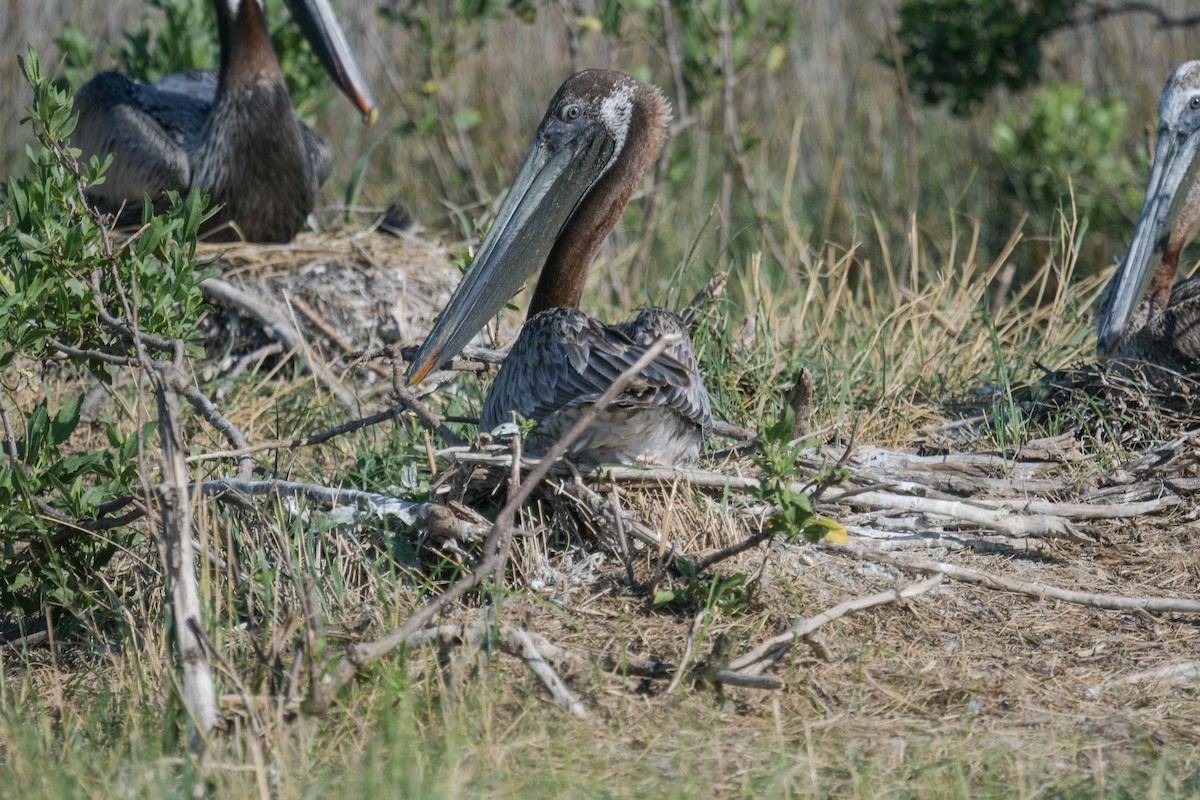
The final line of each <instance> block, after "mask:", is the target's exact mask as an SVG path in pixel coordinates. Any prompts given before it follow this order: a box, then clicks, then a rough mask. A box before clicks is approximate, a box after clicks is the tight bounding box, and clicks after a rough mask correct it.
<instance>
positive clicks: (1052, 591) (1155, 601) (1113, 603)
mask: <svg viewBox="0 0 1200 800" xmlns="http://www.w3.org/2000/svg"><path fill="white" fill-rule="evenodd" d="M822 546H823V547H825V548H826V549H828V550H832V551H833V552H835V553H844V554H845V555H848V556H853V557H854V558H861V559H863V560H864V561H874V562H877V563H880V564H890V565H892V566H894V567H896V568H898V569H903V570H907V571H909V572H923V573H926V574H941V575H945V576H946V577H948V578H953V579H954V580H956V581H961V582H963V583H972V584H975V585H977V586H984V587H986V588H988V589H999V590H1000V591H1005V592H1014V593H1016V594H1023V595H1027V596H1029V597H1036V598H1037V599H1039V600H1044V599H1047V598H1049V599H1051V600H1061V601H1063V602H1064V603H1074V604H1076V605H1081V606H1088V607H1090V608H1103V609H1106V610H1109V611H1149V612H1155V613H1167V614H1200V600H1187V599H1177V598H1172V597H1123V596H1121V595H1111V594H1093V593H1091V592H1077V591H1074V590H1073V589H1062V588H1060V587H1057V586H1051V585H1049V584H1046V583H1039V582H1037V581H1018V580H1013V579H1011V578H1004V577H1001V576H999V575H991V574H988V573H986V572H980V571H979V570H974V569H969V568H967V567H960V566H957V565H954V564H946V563H943V562H940V561H927V560H925V559H916V558H901V557H900V556H896V555H893V554H892V553H884V552H880V551H879V550H875V549H874V548H871V547H864V546H862V545H858V544H838V543H833V542H823V543H822Z"/></svg>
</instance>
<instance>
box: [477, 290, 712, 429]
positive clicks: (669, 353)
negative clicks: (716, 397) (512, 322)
mask: <svg viewBox="0 0 1200 800" xmlns="http://www.w3.org/2000/svg"><path fill="white" fill-rule="evenodd" d="M671 334H674V335H677V336H678V337H679V341H677V342H675V343H674V344H672V345H670V346H669V347H668V348H667V350H666V351H665V352H664V353H662V354H661V355H659V356H658V357H657V358H655V359H654V360H653V361H651V362H650V364H649V365H648V366H646V367H645V368H644V369H643V370H642V371H641V373H639V374H638V376H637V377H636V378H634V379H633V380H632V381H631V382H630V383H629V385H628V386H627V388H626V389H625V390H624V391H623V392H622V393H621V395H620V396H619V397H618V399H617V401H616V402H617V403H618V404H624V405H654V406H663V407H667V408H671V409H673V410H674V411H676V412H677V413H679V414H680V415H681V416H682V417H684V418H685V419H688V420H691V421H692V422H694V423H695V424H696V425H697V426H698V427H700V428H701V430H702V431H703V435H704V437H705V438H707V437H708V436H709V435H710V434H711V432H712V411H711V408H710V406H709V399H708V392H707V390H705V388H704V382H703V380H702V379H701V377H700V373H699V370H698V369H697V366H696V359H695V355H694V354H693V352H692V347H691V342H690V340H689V338H688V335H687V329H686V328H685V327H684V325H683V323H682V321H681V320H680V319H679V317H677V316H676V315H674V314H672V313H671V312H669V311H665V310H663V309H646V310H645V311H643V312H642V313H641V314H639V315H638V317H637V319H634V320H632V321H631V322H626V323H622V324H620V325H604V324H602V323H600V322H598V321H596V320H594V319H592V318H591V317H589V316H587V315H586V314H583V313H582V312H580V311H578V310H576V309H569V308H555V309H550V310H548V311H544V312H542V313H541V314H538V315H536V316H535V317H533V318H532V319H530V320H528V321H526V323H525V325H524V326H523V327H522V328H521V333H520V334H519V336H518V337H517V342H516V344H514V345H513V348H512V350H511V352H510V353H509V354H508V357H507V358H506V359H505V360H504V364H503V366H501V368H500V373H499V374H498V375H497V376H496V381H495V383H494V384H493V385H492V390H491V392H490V393H489V394H488V398H487V400H486V401H485V403H484V407H483V413H482V415H481V419H480V428H481V429H482V430H491V429H492V428H494V427H495V426H496V425H498V424H500V423H502V422H507V421H509V419H510V418H511V413H512V412H513V411H516V412H517V413H519V414H520V415H521V416H523V417H527V418H529V419H532V420H535V421H538V422H542V421H543V420H545V419H547V418H548V417H549V416H551V415H552V414H554V413H556V412H558V411H561V410H562V409H563V408H566V407H568V406H572V405H578V404H580V403H587V402H594V401H595V400H596V399H597V398H598V397H599V396H600V395H601V394H602V393H603V392H604V391H605V390H606V389H607V388H608V387H610V386H611V385H612V384H613V382H615V381H616V379H617V377H618V376H619V375H621V373H623V372H625V370H627V369H629V368H630V367H632V366H633V365H634V363H636V362H637V360H638V359H639V358H641V356H642V355H643V354H644V353H645V352H646V350H647V349H648V348H649V347H650V346H651V345H653V344H654V342H655V341H657V340H658V338H659V337H660V336H664V335H671Z"/></svg>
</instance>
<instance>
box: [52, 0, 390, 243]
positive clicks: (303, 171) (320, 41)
mask: <svg viewBox="0 0 1200 800" xmlns="http://www.w3.org/2000/svg"><path fill="white" fill-rule="evenodd" d="M213 5H214V6H215V7H216V11H217V27H218V31H219V35H220V42H221V68H220V71H219V72H215V73H214V72H213V71H212V70H193V71H191V72H187V73H180V74H176V75H170V76H168V77H167V78H164V79H163V80H162V81H160V82H159V83H157V84H155V85H153V86H151V85H149V84H147V83H143V82H142V81H139V80H135V79H133V78H129V77H127V76H125V75H120V74H118V73H115V72H103V73H101V74H99V75H97V76H96V77H94V78H92V79H91V80H90V81H88V82H87V84H85V85H84V86H83V88H81V89H80V90H79V93H78V94H77V95H76V98H75V110H76V111H77V112H78V114H79V123H78V125H77V127H76V129H75V133H74V135H73V136H72V141H73V143H74V144H75V146H76V147H78V148H80V150H82V152H83V158H84V159H85V160H86V159H88V158H90V157H91V156H93V155H95V156H99V157H100V158H101V159H103V158H104V157H105V156H106V155H107V154H109V153H113V154H115V155H114V159H113V163H112V165H111V166H110V167H109V169H108V172H106V173H105V181H104V183H103V184H101V185H99V186H96V187H93V189H92V190H91V195H92V199H93V200H94V201H95V202H96V204H97V206H98V207H99V208H100V210H101V211H104V212H106V213H117V212H120V220H119V221H120V222H121V223H122V224H130V223H136V222H140V221H141V214H142V211H141V205H142V195H149V196H150V198H151V200H152V201H153V202H155V203H156V204H158V203H160V202H162V201H163V200H165V196H166V192H167V191H168V190H172V189H173V190H175V191H178V192H180V193H181V194H182V193H186V192H187V191H188V190H190V189H191V188H192V187H196V186H198V187H201V188H203V189H205V190H207V191H208V193H209V195H210V197H211V201H212V203H213V204H214V205H217V204H220V205H221V210H220V211H219V212H218V213H217V214H216V216H214V217H213V218H212V219H211V220H209V221H208V222H207V223H206V225H205V228H206V230H213V229H216V228H219V227H221V226H225V227H223V228H221V230H218V231H215V234H214V236H213V238H220V239H225V240H228V239H238V238H241V237H244V238H245V239H247V240H249V241H255V242H286V241H290V240H291V239H292V237H293V236H295V235H296V232H297V231H299V230H300V228H301V227H302V226H303V225H304V222H305V219H306V218H307V217H308V215H309V213H310V212H311V211H312V209H313V204H314V202H315V200H316V193H317V188H318V187H319V186H320V185H321V184H322V183H324V182H325V179H326V178H328V177H329V173H330V170H331V169H332V168H333V151H332V149H331V148H330V146H329V143H328V142H326V141H325V140H324V139H322V138H321V137H320V136H319V135H317V134H316V133H315V132H314V131H313V130H312V129H311V128H309V127H308V126H307V125H305V124H304V123H302V122H300V120H299V119H298V118H297V117H296V112H295V110H294V109H293V108H292V99H291V97H290V96H289V95H288V91H287V87H286V85H285V84H284V80H283V72H282V71H281V70H280V67H279V60H278V59H277V58H276V57H275V51H274V50H273V49H272V47H271V40H270V37H269V35H268V32H267V24H266V20H265V18H264V15H263V7H262V0H213ZM288 6H289V8H290V9H291V11H292V16H293V18H294V19H295V20H296V23H297V24H298V25H299V26H300V29H301V31H302V32H303V33H304V36H305V38H307V39H308V40H309V42H310V43H311V44H312V48H313V52H314V53H315V54H316V55H317V57H318V58H319V59H320V61H321V63H322V64H323V65H324V67H325V69H326V71H327V72H329V74H330V75H331V76H332V77H333V79H334V81H336V82H337V85H338V86H339V87H340V88H341V90H342V91H343V92H344V93H345V94H346V96H347V97H349V98H350V100H351V101H353V103H354V104H355V106H357V107H358V109H359V110H360V111H361V112H362V113H363V115H364V117H365V118H366V119H367V120H368V121H370V122H373V121H374V118H375V114H376V111H375V103H374V101H373V100H372V99H371V95H370V92H369V91H368V89H367V88H366V82H365V81H364V80H363V78H362V75H361V73H360V72H359V69H358V65H357V64H356V63H355V61H354V57H353V55H352V54H351V53H350V48H349V45H347V43H346V37H345V35H344V34H343V33H342V30H341V28H340V27H339V26H338V24H337V20H336V19H335V18H334V16H333V10H332V9H331V8H330V7H329V3H328V0H288ZM122 207H123V209H122ZM228 223H232V224H228Z"/></svg>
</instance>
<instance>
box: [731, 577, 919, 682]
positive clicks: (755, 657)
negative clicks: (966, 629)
mask: <svg viewBox="0 0 1200 800" xmlns="http://www.w3.org/2000/svg"><path fill="white" fill-rule="evenodd" d="M941 582H942V576H941V575H937V576H934V577H932V578H929V579H928V580H924V581H921V582H920V583H912V584H909V585H908V586H904V587H902V588H900V589H890V590H888V591H886V592H879V593H878V594H873V595H868V596H867V597H858V598H855V599H853V600H847V601H846V602H844V603H839V604H838V605H836V606H834V607H833V608H831V609H829V610H828V611H823V612H821V613H820V614H817V615H816V616H814V617H809V618H807V619H798V620H797V621H796V624H795V625H793V626H792V629H791V630H789V631H787V632H786V633H781V634H779V635H778V636H773V637H771V638H770V639H767V640H766V641H765V642H763V643H762V644H760V645H758V646H757V647H755V648H754V649H753V650H751V651H750V652H748V653H746V655H744V656H742V657H741V658H739V659H737V660H736V661H734V662H732V663H731V664H730V665H729V668H730V669H731V670H735V671H739V672H745V673H747V674H750V675H756V674H758V673H759V672H761V671H762V670H763V669H765V668H766V666H767V665H768V664H770V663H773V662H775V661H778V660H779V659H780V658H782V657H783V656H784V655H785V654H786V653H787V652H788V651H789V650H791V647H792V645H793V644H794V643H795V642H797V641H799V640H800V639H806V638H808V637H809V636H812V635H813V634H814V633H816V631H817V629H818V628H820V627H821V626H822V625H826V624H828V623H830V622H833V621H834V620H836V619H841V618H842V617H845V616H847V615H849V614H853V613H855V612H856V611H865V610H866V609H868V608H875V607H876V606H883V605H889V604H891V603H898V602H900V601H901V600H905V599H907V598H909V597H916V596H917V595H919V594H923V593H925V592H927V591H929V590H930V589H932V588H933V587H935V586H937V585H938V584H939V583H941Z"/></svg>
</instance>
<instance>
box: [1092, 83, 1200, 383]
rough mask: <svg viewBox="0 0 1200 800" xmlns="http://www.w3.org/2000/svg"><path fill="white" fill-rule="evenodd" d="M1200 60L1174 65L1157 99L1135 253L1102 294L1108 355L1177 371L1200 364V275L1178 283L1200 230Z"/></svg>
mask: <svg viewBox="0 0 1200 800" xmlns="http://www.w3.org/2000/svg"><path fill="white" fill-rule="evenodd" d="M1198 152H1200V61H1189V62H1187V63H1186V64H1183V65H1182V66H1180V67H1179V68H1178V69H1176V70H1175V72H1174V74H1173V75H1171V77H1170V79H1169V80H1168V81H1167V84H1166V86H1164V87H1163V91H1162V97H1161V99H1160V100H1159V123H1158V143H1157V145H1156V147H1155V151H1154V165H1153V166H1152V167H1151V169H1150V183H1149V185H1148V186H1147V187H1146V199H1145V201H1144V202H1143V204H1142V213H1141V216H1140V217H1139V218H1138V222H1137V227H1136V228H1135V229H1134V231H1133V241H1132V242H1130V244H1129V252H1128V253H1126V255H1125V260H1124V261H1122V262H1121V266H1120V267H1119V268H1118V269H1117V272H1116V274H1115V275H1114V276H1113V279H1112V281H1110V282H1109V284H1108V286H1106V287H1105V288H1104V292H1103V294H1101V296H1100V313H1099V315H1098V316H1097V320H1096V333H1097V338H1098V343H1099V350H1100V354H1101V355H1102V356H1108V357H1110V358H1118V359H1122V360H1128V361H1142V362H1147V363H1150V364H1153V365H1155V366H1158V367H1163V368H1166V369H1169V370H1171V371H1173V372H1194V371H1196V369H1197V368H1198V367H1200V278H1189V279H1187V280H1184V281H1180V282H1179V283H1175V271H1176V268H1177V267H1178V265H1179V255H1180V253H1181V252H1182V251H1183V248H1184V247H1186V246H1187V244H1188V243H1189V242H1190V241H1191V240H1192V238H1193V237H1195V235H1196V231H1197V229H1198V228H1200V185H1198V184H1197V181H1196V177H1197V168H1198V166H1200V158H1197V153H1198Z"/></svg>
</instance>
